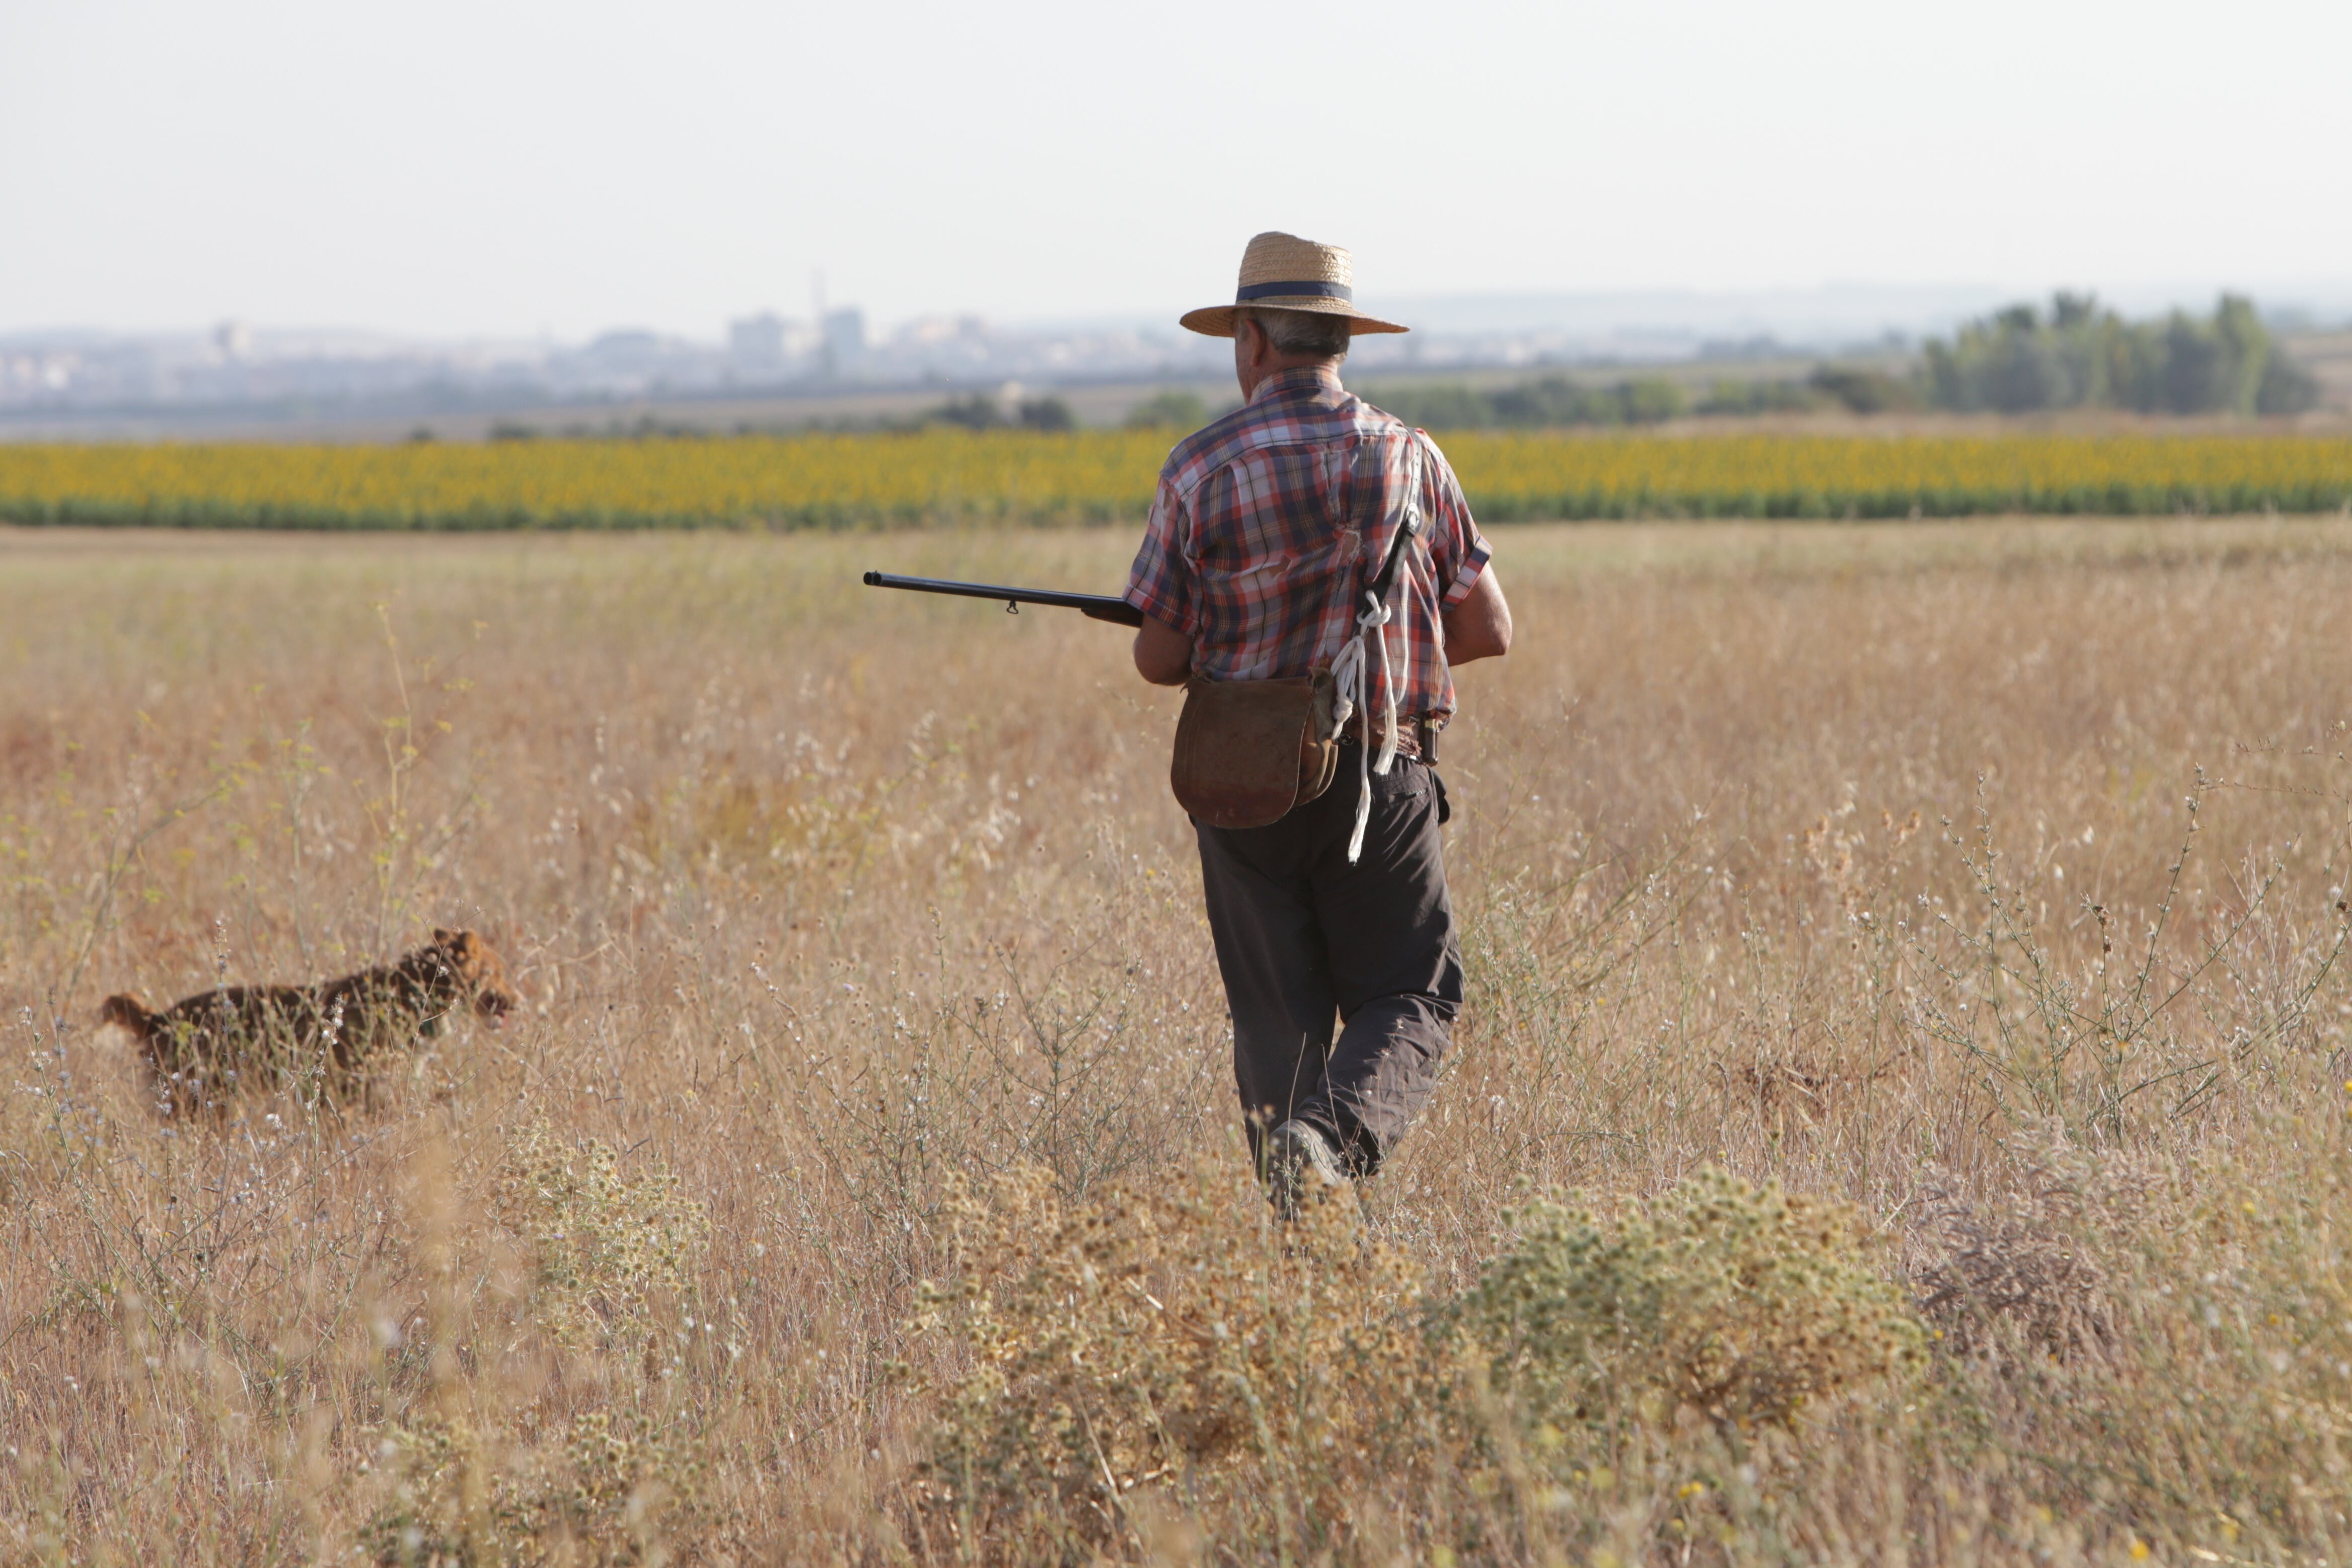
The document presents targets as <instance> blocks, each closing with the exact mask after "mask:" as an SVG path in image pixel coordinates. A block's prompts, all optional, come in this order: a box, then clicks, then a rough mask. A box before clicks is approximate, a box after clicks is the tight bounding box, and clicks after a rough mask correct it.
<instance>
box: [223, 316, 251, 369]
mask: <svg viewBox="0 0 2352 1568" xmlns="http://www.w3.org/2000/svg"><path fill="white" fill-rule="evenodd" d="M213 347H214V348H215V350H218V351H219V353H220V357H221V358H222V359H224V360H242V359H245V358H247V357H248V356H250V355H251V354H252V352H253V329H252V328H250V327H248V326H247V325H246V324H245V323H244V322H242V321H224V322H222V323H221V324H220V325H219V326H217V327H215V328H214V329H213Z"/></svg>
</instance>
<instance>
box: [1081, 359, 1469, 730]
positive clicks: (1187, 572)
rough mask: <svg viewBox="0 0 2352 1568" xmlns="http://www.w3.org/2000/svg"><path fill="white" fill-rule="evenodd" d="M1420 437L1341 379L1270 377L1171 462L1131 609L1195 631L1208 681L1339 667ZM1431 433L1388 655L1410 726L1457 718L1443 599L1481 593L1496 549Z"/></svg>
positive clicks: (1395, 520) (1390, 532)
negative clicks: (1417, 521)
mask: <svg viewBox="0 0 2352 1568" xmlns="http://www.w3.org/2000/svg"><path fill="white" fill-rule="evenodd" d="M1415 434H1416V433H1415V432H1413V431H1412V430H1411V429H1409V428H1408V427H1407V426H1406V425H1405V424H1404V423H1402V421H1400V420H1398V419H1396V418H1394V417H1393V416H1391V415H1390V414H1386V413H1381V411H1380V410H1379V409H1376V408H1374V407H1373V406H1372V405H1371V404H1370V403H1368V402H1363V401H1362V400H1361V399H1360V398H1358V397H1356V396H1355V395H1354V394H1353V393H1351V392H1348V391H1347V390H1346V389H1344V388H1342V387H1341V386H1340V385H1339V377H1338V376H1337V375H1333V374H1330V373H1328V372H1325V371H1318V370H1314V369H1311V368H1310V369H1300V370H1290V371H1280V372H1278V373H1276V374H1275V375H1272V376H1269V377H1267V378H1266V379H1265V381H1263V382H1259V383H1258V387H1257V391H1256V392H1255V394H1253V395H1252V396H1251V398H1250V400H1249V402H1248V403H1247V404H1246V405H1245V406H1244V407H1242V408H1238V409H1235V410H1234V412H1233V413H1229V414H1227V415H1225V416H1224V417H1223V419H1220V420H1218V421H1216V422H1215V423H1213V424H1211V425H1210V426H1209V427H1208V428H1207V429H1205V430H1202V431H1200V432H1198V433H1196V434H1192V435H1190V436H1188V437H1186V438H1185V439H1184V440H1183V441H1181V442H1180V443H1178V444H1177V446H1176V449H1175V450H1174V451H1173V452H1171V453H1170V454H1169V455H1168V463H1167V465H1166V466H1165V467H1163V468H1161V469H1160V494H1159V496H1158V497H1157V498H1156V499H1155V500H1154V501H1153V502H1152V505H1151V521H1150V524H1149V525H1148V526H1147V527H1146V528H1145V530H1144V535H1143V548H1142V549H1139V550H1138V551H1137V552H1136V557H1135V567H1134V570H1132V571H1131V572H1130V573H1129V578H1128V586H1127V601H1128V602H1129V604H1132V605H1134V606H1135V607H1136V608H1137V609H1138V610H1140V611H1142V612H1144V613H1145V614H1146V615H1149V616H1150V617H1151V618H1152V619H1153V620H1155V621H1159V622H1163V623H1165V624H1166V625H1169V626H1171V627H1173V628H1175V629H1176V630H1177V631H1179V632H1183V633H1184V634H1185V635H1186V636H1188V637H1190V638H1192V669H1193V672H1194V673H1195V674H1201V675H1205V676H1206V677H1208V678H1209V679H1211V680H1213V681H1263V680H1275V679H1279V678H1282V677H1284V676H1297V675H1304V674H1312V673H1313V672H1315V671H1317V670H1323V669H1328V668H1329V667H1330V664H1331V661H1332V659H1333V658H1334V657H1335V656H1336V655H1337V654H1338V653H1339V649H1340V646H1341V644H1342V643H1345V642H1346V640H1347V639H1348V638H1349V636H1350V635H1352V634H1353V633H1354V631H1355V618H1356V612H1357V611H1358V610H1359V609H1360V608H1361V601H1362V597H1363V591H1364V590H1365V589H1366V588H1369V587H1370V583H1371V580H1372V579H1373V578H1374V577H1376V576H1377V575H1379V572H1380V570H1381V563H1382V562H1383V561H1384V560H1385V559H1387V557H1388V551H1389V547H1390V544H1391V541H1392V540H1393V539H1394V538H1395V537H1396V529H1397V528H1398V527H1399V526H1400V525H1402V522H1403V520H1404V492H1405V486H1406V485H1407V483H1408V482H1409V479H1410V476H1411V475H1412V441H1413V439H1414V435H1415ZM1420 440H1421V444H1422V446H1423V460H1422V470H1421V516H1422V530H1421V537H1420V538H1417V539H1415V540H1414V541H1413V542H1412V546H1411V547H1410V548H1409V549H1408V550H1407V552H1406V558H1405V560H1404V562H1403V563H1402V566H1401V567H1400V568H1399V570H1398V572H1397V577H1398V579H1399V584H1398V587H1397V588H1396V589H1395V590H1393V591H1391V595H1390V600H1389V602H1390V604H1391V607H1392V609H1393V613H1392V615H1391V619H1390V621H1389V624H1388V626H1387V628H1386V632H1387V637H1388V657H1389V667H1390V668H1391V670H1393V671H1394V672H1395V674H1396V691H1397V716H1398V718H1399V719H1400V720H1410V719H1413V718H1417V717H1427V718H1430V719H1432V720H1433V721H1437V722H1440V723H1442V722H1443V721H1444V718H1445V717H1446V716H1448V715H1450V714H1451V713H1453V711H1454V677H1453V674H1452V673H1451V672H1450V671H1449V670H1448V669H1447V668H1446V664H1445V632H1444V627H1443V626H1442V624H1441V623H1440V622H1439V620H1438V614H1439V609H1440V605H1441V602H1442V603H1444V604H1448V605H1451V604H1459V603H1461V602H1462V601H1463V600H1464V599H1465V598H1467V597H1468V596H1469V593H1470V589H1471V586H1472V585H1473V584H1474V583H1475V582H1476V581H1477V580H1478V574H1479V572H1481V571H1483V570H1486V560H1487V558H1488V557H1489V556H1490V555H1491V554H1492V553H1493V551H1492V550H1491V549H1490V548H1489V547H1488V545H1487V543H1486V538H1485V537H1484V536H1482V535H1481V534H1480V533H1479V532H1478V526H1477V524H1475V522H1473V521H1472V520H1471V517H1470V506H1469V503H1468V502H1466V501H1465V500H1464V499H1463V498H1462V486H1461V485H1460V484H1459V483H1458V482H1456V480H1455V479H1454V470H1453V469H1452V468H1451V467H1449V466H1448V465H1447V464H1446V461H1445V459H1444V456H1442V455H1440V454H1439V453H1438V450H1437V444H1436V443H1434V442H1433V441H1431V440H1429V438H1428V437H1427V436H1426V435H1425V434H1424V435H1422V436H1421V437H1420ZM1369 674H1370V675H1371V677H1372V678H1373V680H1374V681H1377V680H1378V679H1379V678H1380V663H1379V661H1378V659H1377V658H1375V659H1374V660H1373V661H1372V663H1371V664H1370V670H1369ZM1378 689H1379V688H1378V687H1377V685H1375V686H1374V687H1373V690H1374V691H1375V692H1376V693H1377V691H1378ZM1373 708H1374V712H1375V714H1376V715H1377V713H1378V710H1379V698H1378V697H1377V695H1376V696H1375V697H1374V699H1373ZM1355 732H1356V727H1355V725H1354V724H1353V723H1352V722H1351V723H1350V724H1349V733H1350V734H1353V733H1355Z"/></svg>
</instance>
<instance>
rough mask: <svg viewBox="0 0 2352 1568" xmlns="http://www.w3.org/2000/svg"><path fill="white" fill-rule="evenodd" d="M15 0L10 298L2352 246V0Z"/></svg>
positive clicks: (2027, 257)
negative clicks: (1263, 252)
mask: <svg viewBox="0 0 2352 1568" xmlns="http://www.w3.org/2000/svg"><path fill="white" fill-rule="evenodd" d="M1329 21H1330V14H1329V13H1328V9H1326V8H1310V7H1305V6H1298V5H1283V4H1280V3H1279V0H1276V3H1273V4H1265V3H1253V4H1250V5H1241V4H1238V3H1234V0H1202V3H1201V4H1198V5H1194V6H1192V7H1189V8H1187V9H1185V10H1183V11H1181V12H1178V11H1170V10H1165V9H1151V10H1144V9H1140V8H1121V7H1108V8H1107V7H1099V6H1082V5H1074V4H1060V3H1054V4H1041V3H1036V0H1024V3H1016V4H1014V5H1010V6H1006V7H992V8H988V9H986V10H985V11H975V10H973V9H971V8H970V7H965V6H960V5H948V4H945V3H944V0H914V3H912V4H910V5H904V6H900V7H896V8H890V9H887V10H885V9H882V8H874V7H851V6H831V7H814V6H805V5H803V6H782V7H778V6H772V5H751V4H748V3H738V0H677V4H674V5H669V6H665V7H661V8H658V9H657V10H655V11H647V10H646V9H645V8H643V7H640V6H625V5H619V4H617V3H614V0H575V3H573V4H569V5H561V6H558V5H552V4H545V3H541V0H466V3H464V4H459V3H458V0H407V3H405V4H403V5H398V6H394V5H388V4H377V3H373V0H362V3H355V4H352V5H337V6H306V5H299V4H294V3H292V0H214V3H212V4H209V5H204V6H201V7H191V6H177V5H166V4H163V0H82V3H80V4H77V5H70V6H59V5H42V4H38V3H37V0H0V331H12V330H13V331H21V330H23V329H36V328H56V327H66V326H75V325H82V326H89V327H96V328H104V329H115V330H122V331H152V330H157V329H194V328H200V327H205V326H207V325H208V324H209V323H212V322H215V321H218V320H222V319H235V320H240V321H247V322H251V323H254V324H256V325H257V327H258V326H264V325H304V324H308V325H312V326H316V327H322V328H325V327H335V328H352V329H366V330H373V331H380V332H385V333H391V334H400V335H409V336H424V337H432V338H436V339H442V340H451V339H466V338H488V337H523V338H538V337H541V336H544V337H546V338H549V339H552V340H560V341H566V342H583V341H585V340H588V339H590V338H592V337H593V336H594V335H596V334H597V333H600V332H602V331H604V330H606V329H611V328H614V327H619V326H636V327H642V328H644V329H649V330H653V331H656V332H660V333H669V334H680V333H685V334H691V335H693V336H695V337H697V338H699V339H710V338H713V337H716V336H717V335H719V334H721V333H723V332H724V330H725V327H724V323H725V322H726V321H728V320H730V319H741V318H748V317H751V316H756V315H758V314H760V313H762V312H773V313H775V314H777V315H778V316H780V317H785V318H802V319H805V318H807V317H809V316H810V315H811V314H812V312H813V305H812V301H811V299H810V295H811V292H812V287H813V285H814V281H815V279H816V278H817V277H818V276H819V275H822V276H823V277H824V279H825V287H826V289H827V290H828V292H829V294H830V297H831V298H832V300H833V301H834V302H835V303H836V304H855V305H856V306H858V307H860V308H862V309H863V310H864V311H865V312H866V316H867V318H868V319H869V320H870V321H873V322H876V323H882V324H887V323H895V322H902V321H905V320H908V319H914V318H918V317H925V316H939V317H945V318H954V317H958V316H961V315H978V316H982V317H983V318H985V319H989V320H992V321H1009V322H1048V321H1078V322H1083V321H1089V320H1097V321H1098V320H1103V319H1110V318H1119V319H1136V318H1138V317H1146V318H1148V317H1150V316H1154V315H1159V314H1166V313H1170V312H1173V311H1174V310H1178V309H1181V308H1185V307H1187V306H1190V305H1193V304H1198V303H1202V302H1204V301H1205V300H1206V299H1210V298H1219V297H1221V296H1222V294H1223V290H1225V289H1227V288H1229V287H1231V278H1232V276H1233V269H1234V263H1235V260H1236V258H1237V257H1238V256H1239V253H1240V248H1241V246H1242V243H1243V242H1244V240H1245V239H1246V237H1247V236H1248V235H1250V234H1251V233H1253V232H1255V231H1256V230H1258V229H1261V228H1266V227H1283V228H1289V229H1293V230H1295V231H1297V232H1300V233H1304V234H1307V235H1314V236H1316V237H1319V238H1325V239H1329V240H1332V241H1335V242H1338V243H1340V244H1345V245H1348V246H1351V247H1352V248H1354V250H1355V251H1356V253H1357V257H1358V264H1359V282H1360V287H1361V288H1362V290H1363V292H1364V295H1365V297H1366V298H1368V299H1380V300H1383V301H1398V300H1413V299H1431V298H1465V297H1474V296H1507V295H1514V294H1516V295H1528V294H1591V293H1601V292H1625V291H1638V290H1660V289H1695V290H1701V291H1720V290H1772V289H1791V288H1794V289H1803V288H1811V287H1820V286H1822V285H1825V284H1830V283H1833V282H1835V281H1837V280H1841V279H1862V280H1869V281H1871V282H1873V283H1874V284H1877V285H1882V286H1888V287H1920V286H1958V285H1969V284H1970V283H1971V280H1981V283H1982V285H1983V286H1984V287H1990V288H1991V289H1993V290H1994V291H1997V292H1998V291H2019V292H2040V291H2042V290H2044V289H2046V288H2048V287H2052V286H2053V285H2056V284H2068V283H2071V284H2074V285H2076V286H2088V287H2097V288H2100V289H2101V290H2102V291H2103V292H2105V293H2108V294H2110V295H2111V296H2115V297H2117V298H2127V297H2128V296H2129V295H2130V294H2131V293H2132V292H2134V291H2137V290H2142V289H2146V288H2150V287H2168V286H2170V285H2172V284H2179V283H2181V282H2184V281H2185V282H2190V283H2194V282H2198V281H2200V280H2202V281H2203V282H2204V284H2205V285H2206V287H2209V288H2210V287H2221V286H2224V285H2229V286H2234V287H2242V288H2245V289H2249V290H2251V291H2252V292H2254V293H2255V294H2257V295H2258V296H2272V295H2277V294H2279V293H2280V292H2281V291H2282V289H2283V288H2285V287H2289V286H2293V285H2299V284H2300V285H2309V286H2314V287H2334V286H2335V283H2334V280H2336V279H2341V278H2344V277H2346V275H2347V272H2352V200H2347V196H2352V191H2347V183H2352V174H2347V172H2346V169H2345V166H2344V162H2343V160H2342V157H2341V151H2340V150H2341V149H2342V148H2343V147H2344V146H2347V145H2352V95H2347V94H2345V93H2344V92H2343V91H2342V90H2341V87H2340V84H2339V82H2338V81H2337V80H2336V74H2337V71H2338V69H2339V62H2340V61H2341V60H2343V59H2344V58H2346V57H2352V7H2347V6H2344V5H2341V4H2340V3H2334V0H2326V3H2323V0H2244V3H2242V4H2240V5H2233V6H2231V7H2229V8H2227V9H2226V10H2224V9H2222V8H2219V7H2215V6H2211V5H2190V4H2180V3H2166V0H2148V3H2145V4H2133V5H2125V4H2122V3H2121V0H2042V3H2040V4H2028V3H2026V0H1978V3H1976V4H1971V5H1958V4H1933V5H1916V6H1900V7H1890V6H1885V5H1875V4H1869V3H1865V0H1791V3H1790V4H1789V5H1782V6H1771V7H1759V6H1753V5H1739V4H1735V3H1732V0H1683V3H1678V4H1662V5H1654V6H1640V7H1628V6H1614V5H1599V4H1593V5H1576V4H1540V5H1539V4H1536V3H1534V0H1496V3H1478V0H1465V3H1464V4H1462V5H1454V6H1449V7H1446V8H1444V10H1443V11H1442V12H1438V11H1433V10H1431V9H1429V8H1426V7H1421V6H1413V5H1403V4H1400V3H1395V0H1366V3H1365V4H1363V5H1360V6H1359V7H1357V8H1355V9H1354V10H1352V11H1351V12H1350V13H1349V17H1348V21H1347V25H1346V26H1340V27H1333V26H1329Z"/></svg>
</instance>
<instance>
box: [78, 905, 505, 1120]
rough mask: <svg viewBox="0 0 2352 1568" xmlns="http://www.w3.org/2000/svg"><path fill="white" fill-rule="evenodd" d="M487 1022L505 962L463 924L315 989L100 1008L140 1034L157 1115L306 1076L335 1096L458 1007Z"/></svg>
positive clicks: (498, 1002) (360, 1085) (499, 1006)
mask: <svg viewBox="0 0 2352 1568" xmlns="http://www.w3.org/2000/svg"><path fill="white" fill-rule="evenodd" d="M461 1005H463V1006H468V1007H470V1008H472V1009H473V1010H474V1012H475V1013H477V1014H478V1015H479V1016H480V1017H482V1018H483V1019H488V1021H489V1022H490V1023H491V1024H492V1025H494V1026H495V1025H496V1024H497V1023H498V1021H499V1019H502V1018H504V1017H505V1016H506V1014H507V1013H509V1011H511V1010H513V1008H514V1005H515V997H514V992H513V991H511V990H510V989H509V988H508V986H507V975H506V966H505V965H503V964H501V963H499V956H498V954H497V953H495V952H493V951H492V950H491V948H490V945H489V944H488V943H487V942H485V941H483V940H482V939H481V938H480V937H479V936H476V935H474V933H472V932H471V931H436V932H434V933H433V943H432V946H427V947H419V948H418V949H416V951H415V952H414V953H411V954H409V955H408V956H406V957H404V958H403V959H401V960H400V962H399V963H397V964H390V965H383V966H380V967H376V968H373V969H362V970H361V971H360V972H359V973H358V974H356V975H345V976H344V977H341V979H336V980H325V981H321V982H320V984H318V985H315V986H218V987H215V988H213V989H212V990H209V991H199V992H198V993H196V994H195V995H194V996H193V997H189V998H186V999H185V1000H183V1001H179V1002H174V1003H173V1005H172V1006H170V1007H168V1008H166V1009H163V1011H162V1012H149V1011H148V1010H147V1009H145V1008H143V1007H142V1006H141V1005H140V1003H139V999H138V998H136V997H129V996H117V997H109V998H106V1001H105V1002H104V1004H103V1005H102V1006H101V1007H100V1011H99V1017H100V1021H101V1022H104V1023H114V1024H121V1026H122V1027H123V1028H125V1029H127V1030H130V1031H131V1033H132V1034H134V1035H137V1036H138V1037H139V1046H140V1054H141V1055H142V1057H143V1058H144V1059H145V1061H146V1063H147V1077H148V1082H149V1084H150V1085H151V1086H152V1088H153V1089H154V1091H155V1093H156V1097H157V1099H158V1101H159V1102H160V1103H163V1105H164V1106H165V1107H166V1109H167V1112H168V1113H178V1114H183V1115H184V1114H186V1113H188V1112H190V1111H193V1110H195V1109H198V1108H200V1107H202V1108H206V1109H218V1108H220V1107H221V1106H223V1105H224V1104H226V1102H227V1100H228V1098H229V1097H230V1096H231V1095H232V1094H234V1093H235V1092H237V1091H239V1090H261V1091H265V1092H266V1091H268V1090H271V1089H281V1088H290V1087H294V1086H297V1085H299V1083H301V1082H302V1081H304V1080H305V1079H308V1080H310V1081H311V1082H314V1083H315V1084H316V1086H317V1087H318V1089H320V1090H321V1091H323V1092H324V1093H325V1094H326V1095H327V1096H328V1097H329V1098H331V1099H333V1100H335V1101H338V1102H341V1101H345V1100H348V1099H350V1098H351V1097H352V1095H353V1094H354V1093H355V1092H359V1093H363V1092H365V1090H366V1087H367V1081H368V1068H369V1065H370V1063H371V1061H372V1060H373V1059H374V1058H375V1057H377V1056H379V1055H381V1054H383V1053H384V1052H386V1051H399V1050H404V1049H406V1048H407V1047H408V1046H410V1045H412V1044H414V1043H415V1041H416V1040H417V1039H418V1038H419V1037H420V1036H428V1037H429V1036H432V1035H436V1034H438V1033H440V1032H441V1026H442V1025H443V1023H445V1022H446V1020H447V1019H448V1017H449V1014H450V1013H451V1012H453V1011H455V1010H456V1009H457V1008H458V1007H459V1006H461Z"/></svg>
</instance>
